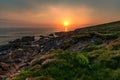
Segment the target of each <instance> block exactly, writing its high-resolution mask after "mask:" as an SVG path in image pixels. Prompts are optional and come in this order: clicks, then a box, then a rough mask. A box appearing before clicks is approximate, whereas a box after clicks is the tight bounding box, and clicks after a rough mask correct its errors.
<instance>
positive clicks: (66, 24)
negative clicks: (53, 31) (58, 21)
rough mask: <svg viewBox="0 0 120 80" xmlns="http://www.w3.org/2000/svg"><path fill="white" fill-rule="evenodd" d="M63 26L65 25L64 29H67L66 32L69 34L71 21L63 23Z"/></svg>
mask: <svg viewBox="0 0 120 80" xmlns="http://www.w3.org/2000/svg"><path fill="white" fill-rule="evenodd" d="M63 25H64V28H65V32H67V31H68V26H69V25H70V22H69V21H65V22H64V23H63Z"/></svg>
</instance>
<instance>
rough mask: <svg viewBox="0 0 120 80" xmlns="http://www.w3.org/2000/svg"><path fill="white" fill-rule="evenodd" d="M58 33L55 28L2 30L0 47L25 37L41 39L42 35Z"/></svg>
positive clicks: (0, 32) (0, 29) (0, 31)
mask: <svg viewBox="0 0 120 80" xmlns="http://www.w3.org/2000/svg"><path fill="white" fill-rule="evenodd" d="M58 30H59V29H58ZM56 31H57V29H54V28H0V45H3V44H7V43H8V41H12V40H15V39H17V38H21V37H23V36H36V37H39V36H40V35H47V34H49V33H53V32H56Z"/></svg>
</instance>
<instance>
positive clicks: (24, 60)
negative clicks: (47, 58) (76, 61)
mask: <svg viewBox="0 0 120 80" xmlns="http://www.w3.org/2000/svg"><path fill="white" fill-rule="evenodd" d="M118 23H119V22H116V23H110V24H107V25H104V24H103V25H100V26H98V27H96V26H94V27H90V28H89V27H88V28H82V29H76V30H74V31H69V32H56V33H52V34H49V35H47V36H43V35H40V36H39V39H38V40H36V38H35V36H25V37H22V38H20V39H16V40H14V41H9V42H8V44H6V45H2V46H0V80H6V79H7V78H10V77H13V76H14V75H16V74H18V73H20V72H21V71H22V70H23V69H24V68H26V67H28V66H29V65H32V61H33V60H34V59H35V58H36V57H37V56H39V55H44V54H46V53H49V52H50V51H53V50H56V49H61V50H68V51H70V52H82V51H84V52H86V51H90V50H94V49H95V50H96V49H99V48H100V47H104V46H105V47H108V46H109V45H111V43H113V40H119V36H120V27H118V26H116V24H118ZM111 24H112V25H113V24H114V25H115V26H114V25H113V27H111V26H109V25H111ZM106 27H107V28H106ZM109 27H111V28H109ZM98 45H99V47H97V46H98ZM95 46H96V47H95Z"/></svg>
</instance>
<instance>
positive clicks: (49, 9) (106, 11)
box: [0, 0, 120, 24]
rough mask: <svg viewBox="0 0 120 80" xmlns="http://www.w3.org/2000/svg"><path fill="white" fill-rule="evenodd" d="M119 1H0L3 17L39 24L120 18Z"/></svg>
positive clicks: (0, 14) (0, 15) (0, 12)
mask: <svg viewBox="0 0 120 80" xmlns="http://www.w3.org/2000/svg"><path fill="white" fill-rule="evenodd" d="M119 7H120V0H0V18H2V19H9V20H10V19H14V20H23V21H30V22H36V23H51V24H52V23H60V21H63V20H65V19H69V20H72V22H73V23H74V22H76V23H80V22H81V23H86V22H89V23H97V21H103V22H104V21H109V20H118V19H120V16H119V14H120V10H119Z"/></svg>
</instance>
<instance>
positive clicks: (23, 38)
mask: <svg viewBox="0 0 120 80" xmlns="http://www.w3.org/2000/svg"><path fill="white" fill-rule="evenodd" d="M34 40H35V39H34V36H25V37H22V39H21V41H22V42H31V41H34Z"/></svg>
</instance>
